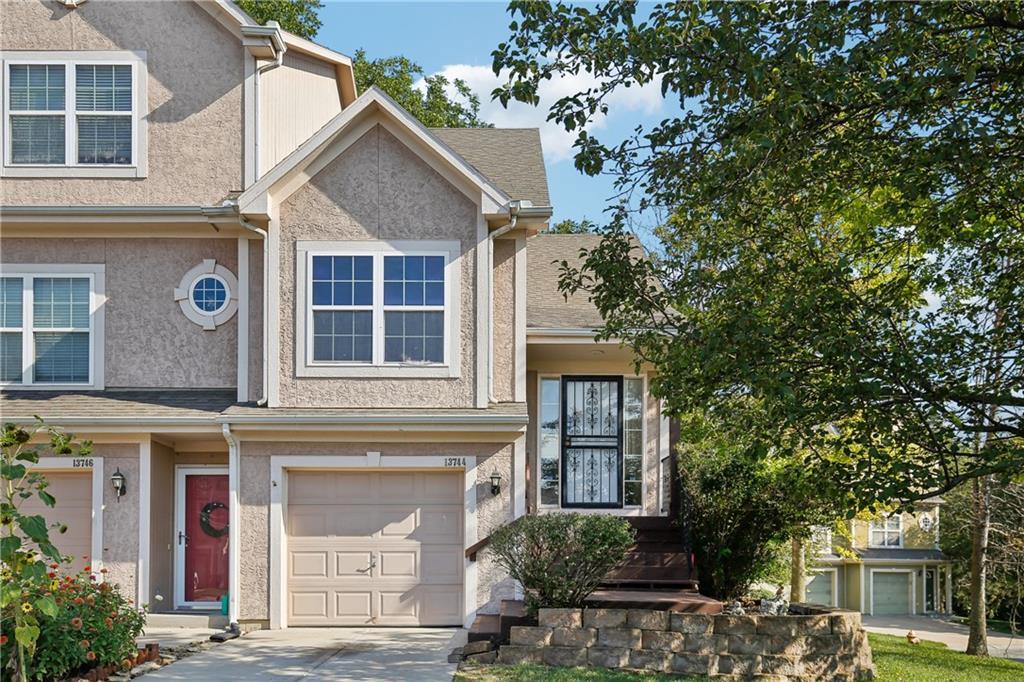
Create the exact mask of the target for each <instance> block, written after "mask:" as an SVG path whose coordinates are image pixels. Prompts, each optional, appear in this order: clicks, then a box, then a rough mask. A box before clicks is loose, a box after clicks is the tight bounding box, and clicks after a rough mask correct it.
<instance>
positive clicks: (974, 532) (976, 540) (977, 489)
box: [967, 476, 992, 656]
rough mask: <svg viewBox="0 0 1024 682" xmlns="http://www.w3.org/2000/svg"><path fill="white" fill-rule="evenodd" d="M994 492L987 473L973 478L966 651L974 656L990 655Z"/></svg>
mask: <svg viewBox="0 0 1024 682" xmlns="http://www.w3.org/2000/svg"><path fill="white" fill-rule="evenodd" d="M991 494H992V493H991V479H990V478H989V477H988V476H983V477H982V478H976V479H974V519H973V523H972V527H971V618H970V626H971V633H970V636H969V637H968V638H967V653H968V654H971V655H972V656H988V618H987V614H986V609H985V577H986V575H985V574H986V569H987V565H986V561H987V558H988V557H987V556H986V554H987V553H988V529H989V521H990V519H991V505H990V503H991Z"/></svg>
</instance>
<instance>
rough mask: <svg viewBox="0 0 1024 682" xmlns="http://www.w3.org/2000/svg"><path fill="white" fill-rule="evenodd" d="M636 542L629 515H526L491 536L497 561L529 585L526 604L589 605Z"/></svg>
mask: <svg viewBox="0 0 1024 682" xmlns="http://www.w3.org/2000/svg"><path fill="white" fill-rule="evenodd" d="M632 544H633V529H632V527H631V526H630V525H629V522H627V521H626V520H625V519H622V518H619V517H615V516H603V515H598V514H544V515H541V516H523V517H520V518H519V519H517V520H516V521H515V522H514V523H511V524H509V525H507V526H504V527H502V528H499V529H498V530H497V531H495V532H494V534H493V535H492V536H491V548H490V549H491V553H492V554H493V556H494V561H495V563H497V564H498V565H499V566H501V567H502V568H504V569H505V570H506V571H508V574H509V575H510V576H512V577H513V578H515V579H516V580H518V581H519V583H520V584H521V585H522V586H523V592H524V595H525V602H526V608H527V610H528V611H529V612H531V613H536V612H537V609H539V608H542V607H551V608H563V607H564V608H568V607H578V606H582V605H583V600H584V599H586V597H587V596H588V595H589V594H590V593H591V592H593V591H594V590H595V589H597V586H598V584H600V582H601V580H602V579H603V578H604V576H605V575H607V574H608V571H610V570H611V569H612V568H614V567H615V566H617V565H618V564H619V563H621V562H622V560H623V559H624V558H625V556H626V552H627V550H629V548H630V547H631V546H632Z"/></svg>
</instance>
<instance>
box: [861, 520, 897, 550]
mask: <svg viewBox="0 0 1024 682" xmlns="http://www.w3.org/2000/svg"><path fill="white" fill-rule="evenodd" d="M868 532H869V533H870V537H869V538H868V543H869V545H870V546H871V547H902V546H903V517H902V516H900V515H899V514H893V515H891V516H887V517H885V518H883V519H877V520H873V521H871V525H870V527H869V530H868Z"/></svg>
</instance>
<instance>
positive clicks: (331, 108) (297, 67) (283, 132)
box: [259, 51, 341, 175]
mask: <svg viewBox="0 0 1024 682" xmlns="http://www.w3.org/2000/svg"><path fill="white" fill-rule="evenodd" d="M259 93H260V108H259V111H260V125H259V138H260V139H259V157H260V163H259V174H260V175H262V174H263V173H266V172H267V171H268V170H270V169H271V168H273V167H274V166H275V165H276V164H277V162H278V161H280V160H281V159H283V158H284V157H285V156H287V155H288V154H290V153H291V152H292V151H294V150H295V148H296V147H298V146H299V145H300V144H302V143H303V142H305V141H306V140H308V139H309V137H310V136H311V135H312V134H313V133H315V132H316V131H317V130H319V129H320V128H322V127H323V126H324V124H326V123H327V122H328V121H330V120H331V119H332V118H333V117H334V116H336V115H338V114H339V113H341V97H340V95H339V94H338V82H337V80H336V74H335V70H334V66H333V65H332V64H328V63H327V62H325V61H322V60H320V59H317V58H315V57H310V56H308V55H303V54H298V53H296V52H294V51H289V52H286V53H285V55H284V63H283V64H282V65H281V66H280V67H278V68H276V69H271V70H270V71H267V72H265V73H263V74H262V75H261V76H260V82H259Z"/></svg>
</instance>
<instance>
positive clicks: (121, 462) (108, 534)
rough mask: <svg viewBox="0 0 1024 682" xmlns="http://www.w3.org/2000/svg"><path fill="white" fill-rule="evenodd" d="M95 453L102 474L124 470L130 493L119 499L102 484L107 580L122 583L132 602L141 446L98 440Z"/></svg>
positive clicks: (109, 488)
mask: <svg viewBox="0 0 1024 682" xmlns="http://www.w3.org/2000/svg"><path fill="white" fill-rule="evenodd" d="M93 455H95V456H97V457H102V458H103V474H104V475H105V476H107V477H108V478H109V477H110V474H113V473H114V471H116V470H117V469H120V470H121V473H122V474H124V476H125V479H127V482H128V486H129V488H128V492H127V493H126V494H125V495H124V496H123V497H122V498H121V499H120V500H118V499H117V496H116V495H115V494H114V489H113V487H112V486H110V485H104V486H103V567H104V568H106V569H107V580H109V581H111V582H113V583H116V584H117V585H119V586H120V588H121V592H122V594H124V595H125V597H127V598H128V599H130V600H131V601H132V602H133V603H134V602H135V598H136V588H135V585H136V582H135V579H136V569H137V568H138V564H137V560H138V556H139V446H138V445H137V444H135V443H96V444H95V445H94V446H93Z"/></svg>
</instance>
